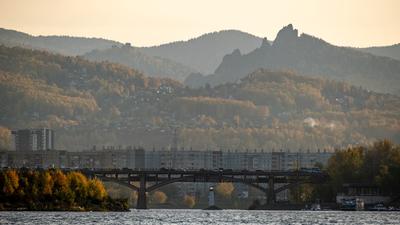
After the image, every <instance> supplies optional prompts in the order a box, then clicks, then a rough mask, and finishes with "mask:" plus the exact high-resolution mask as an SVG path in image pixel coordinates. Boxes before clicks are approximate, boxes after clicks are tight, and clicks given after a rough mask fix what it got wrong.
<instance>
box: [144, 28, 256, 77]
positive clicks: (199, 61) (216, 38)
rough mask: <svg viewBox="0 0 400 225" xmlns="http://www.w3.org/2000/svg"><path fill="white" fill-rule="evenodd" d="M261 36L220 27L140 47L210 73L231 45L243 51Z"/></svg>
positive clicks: (247, 49)
mask: <svg viewBox="0 0 400 225" xmlns="http://www.w3.org/2000/svg"><path fill="white" fill-rule="evenodd" d="M261 41H262V39H261V38H259V37H257V36H254V35H251V34H249V33H245V32H242V31H238V30H224V31H219V32H213V33H208V34H204V35H201V36H200V37H197V38H193V39H190V40H188V41H178V42H173V43H169V44H163V45H160V46H154V47H145V48H141V50H142V51H143V52H145V53H147V54H148V55H152V56H160V57H163V58H168V59H172V60H174V61H176V62H179V63H182V64H184V65H187V66H189V67H191V68H194V69H195V70H197V71H199V72H201V73H205V74H208V73H212V72H214V70H215V69H216V68H217V66H218V65H219V64H220V63H221V61H222V58H223V57H224V56H225V55H226V54H228V53H231V52H232V51H233V50H234V49H240V51H241V52H243V53H248V52H251V51H253V50H254V49H255V48H257V47H258V46H260V44H261Z"/></svg>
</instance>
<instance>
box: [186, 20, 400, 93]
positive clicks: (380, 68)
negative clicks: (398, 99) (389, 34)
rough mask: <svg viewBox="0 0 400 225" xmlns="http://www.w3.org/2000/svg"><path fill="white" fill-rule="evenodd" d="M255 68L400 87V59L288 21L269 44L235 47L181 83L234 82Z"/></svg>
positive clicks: (374, 87)
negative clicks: (209, 69) (211, 68)
mask: <svg viewBox="0 0 400 225" xmlns="http://www.w3.org/2000/svg"><path fill="white" fill-rule="evenodd" d="M258 68H269V69H289V70H294V71H296V72H298V73H300V74H304V75H308V76H314V77H325V78H328V79H335V80H339V81H347V82H350V83H352V84H354V85H361V86H363V87H365V88H368V89H370V90H375V91H379V92H385V93H386V92H389V93H398V92H399V87H400V61H398V60H395V59H392V58H387V57H379V56H375V55H372V54H368V53H363V52H360V51H357V50H353V49H349V48H345V47H337V46H334V45H331V44H329V43H327V42H325V41H323V40H321V39H318V38H315V37H312V36H310V35H307V34H301V35H300V36H299V35H298V31H297V30H296V29H293V26H292V25H288V26H286V27H284V28H283V29H282V30H280V31H279V33H278V35H277V37H276V39H275V41H274V42H273V44H272V45H270V44H269V43H268V42H267V41H265V42H263V43H262V45H261V46H260V47H259V48H257V49H255V50H254V51H252V52H250V53H248V54H242V53H241V52H240V51H239V50H235V51H233V52H232V53H231V54H229V55H226V56H225V57H224V59H223V61H222V63H221V64H220V65H219V67H218V68H217V69H216V70H215V72H214V74H212V75H208V76H201V75H199V74H195V75H191V76H190V77H188V78H187V79H186V81H185V83H186V84H187V85H189V86H193V87H198V86H202V85H204V84H206V83H209V84H211V85H218V84H222V83H225V82H236V81H238V80H239V79H240V78H242V77H244V76H246V75H247V74H248V73H250V72H251V71H254V70H255V69H258Z"/></svg>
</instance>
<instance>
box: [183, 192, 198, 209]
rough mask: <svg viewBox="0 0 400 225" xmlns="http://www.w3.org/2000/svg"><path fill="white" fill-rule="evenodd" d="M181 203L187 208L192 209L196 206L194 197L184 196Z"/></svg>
mask: <svg viewBox="0 0 400 225" xmlns="http://www.w3.org/2000/svg"><path fill="white" fill-rule="evenodd" d="M183 203H184V204H185V205H186V206H188V207H189V208H193V207H194V206H195V205H196V197H194V196H191V195H185V197H184V198H183Z"/></svg>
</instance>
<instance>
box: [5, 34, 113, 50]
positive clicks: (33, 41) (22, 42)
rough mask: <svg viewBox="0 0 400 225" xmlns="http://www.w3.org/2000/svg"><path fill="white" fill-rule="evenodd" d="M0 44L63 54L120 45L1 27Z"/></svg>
mask: <svg viewBox="0 0 400 225" xmlns="http://www.w3.org/2000/svg"><path fill="white" fill-rule="evenodd" d="M0 44H3V45H5V46H8V47H14V46H19V47H24V48H32V49H40V50H47V51H50V52H54V53H60V54H63V55H71V56H76V55H82V54H85V53H86V52H89V51H92V50H94V49H107V48H111V47H112V46H114V45H115V46H120V45H121V43H119V42H117V41H111V40H106V39H102V38H85V37H69V36H32V35H29V34H26V33H22V32H18V31H14V30H8V29H4V28H0Z"/></svg>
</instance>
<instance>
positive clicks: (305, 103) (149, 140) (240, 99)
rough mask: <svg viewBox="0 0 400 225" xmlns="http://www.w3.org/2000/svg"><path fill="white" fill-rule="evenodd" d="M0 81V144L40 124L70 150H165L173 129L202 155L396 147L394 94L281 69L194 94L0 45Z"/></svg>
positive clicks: (122, 71)
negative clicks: (388, 143) (386, 142)
mask: <svg viewBox="0 0 400 225" xmlns="http://www.w3.org/2000/svg"><path fill="white" fill-rule="evenodd" d="M0 81H1V82H0V96H1V98H0V115H1V117H0V131H4V130H5V132H0V139H1V141H0V144H1V143H9V140H10V139H9V138H10V137H9V134H10V133H9V129H16V128H25V127H42V126H45V127H51V128H53V129H55V130H56V133H57V148H60V149H67V150H71V149H76V150H82V149H87V148H91V147H92V145H94V144H96V145H98V146H102V145H142V146H144V147H145V148H152V147H153V146H154V147H156V148H161V147H168V146H169V145H170V144H171V140H172V137H173V131H174V129H175V128H179V129H178V139H179V145H180V146H181V147H185V148H189V147H193V148H195V149H200V150H205V149H207V148H208V149H218V148H223V149H227V148H229V149H238V150H245V149H254V148H258V149H260V148H264V149H266V150H271V149H272V148H274V149H279V148H289V149H297V148H303V149H304V148H309V149H311V150H316V149H318V148H321V149H322V148H330V149H332V148H333V147H337V146H347V145H351V144H369V143H372V142H373V141H375V140H376V139H378V138H390V139H391V140H393V141H394V142H397V143H398V142H400V136H399V134H400V111H399V110H400V97H397V96H394V95H390V94H379V93H375V92H371V91H367V90H365V89H363V88H360V87H355V86H351V85H349V84H347V83H344V82H337V81H331V80H326V79H321V78H310V77H305V76H299V75H297V74H295V73H288V72H282V71H269V70H257V71H254V72H252V73H251V74H249V75H247V76H245V77H244V78H242V79H241V81H240V83H238V84H236V83H235V84H224V85H220V86H217V87H204V88H200V89H190V88H185V87H183V86H182V84H181V83H179V82H177V81H174V80H171V79H161V78H151V77H147V76H146V75H143V74H142V73H140V72H138V71H137V70H133V69H130V68H128V67H126V66H123V65H119V64H113V63H108V62H101V63H96V62H90V61H87V60H85V59H82V58H81V57H66V56H62V55H57V54H51V53H48V52H43V51H36V50H34V51H32V50H29V49H23V48H18V47H15V48H8V47H4V46H0ZM1 134H8V136H7V135H5V136H2V135H1ZM7 138H8V139H7ZM3 140H6V141H3ZM7 140H8V142H7ZM0 148H4V145H3V146H0Z"/></svg>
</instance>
